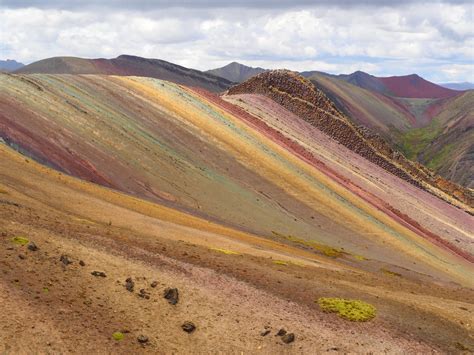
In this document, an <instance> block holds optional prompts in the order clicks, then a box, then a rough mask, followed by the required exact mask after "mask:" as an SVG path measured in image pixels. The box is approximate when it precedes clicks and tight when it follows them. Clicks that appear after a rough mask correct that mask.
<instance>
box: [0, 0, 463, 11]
mask: <svg viewBox="0 0 474 355" xmlns="http://www.w3.org/2000/svg"><path fill="white" fill-rule="evenodd" d="M441 2H443V3H450V4H469V3H470V0H430V1H427V0H398V1H393V0H364V1H354V0H233V1H223V0H134V1H130V0H102V1H97V0H3V1H2V5H3V6H4V7H9V8H26V7H36V8H48V9H50V8H55V9H81V8H82V9H83V8H84V7H96V8H97V7H102V8H104V7H107V8H110V9H135V10H140V9H143V10H150V9H163V8H171V7H173V8H176V7H183V8H188V9H189V8H192V9H195V8H207V9H209V8H236V7H244V8H266V9H268V8H272V9H274V8H279V9H288V8H298V7H311V6H319V5H324V6H328V5H329V6H340V7H346V8H347V7H360V6H364V7H373V6H390V7H399V6H402V5H405V4H413V3H426V4H435V3H441Z"/></svg>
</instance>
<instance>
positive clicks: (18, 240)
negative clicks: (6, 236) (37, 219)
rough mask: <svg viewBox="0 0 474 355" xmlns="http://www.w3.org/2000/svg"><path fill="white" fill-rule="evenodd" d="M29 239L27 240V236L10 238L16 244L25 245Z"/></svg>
mask: <svg viewBox="0 0 474 355" xmlns="http://www.w3.org/2000/svg"><path fill="white" fill-rule="evenodd" d="M29 242H30V241H29V240H28V238H25V237H13V238H12V243H13V244H16V245H21V246H23V245H26V244H28V243H29Z"/></svg>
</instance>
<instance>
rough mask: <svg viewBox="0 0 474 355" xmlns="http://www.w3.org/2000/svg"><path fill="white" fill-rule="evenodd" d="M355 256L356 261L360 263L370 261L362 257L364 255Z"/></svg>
mask: <svg viewBox="0 0 474 355" xmlns="http://www.w3.org/2000/svg"><path fill="white" fill-rule="evenodd" d="M353 256H354V259H356V260H359V261H366V260H369V259H367V258H366V257H365V256H362V255H353Z"/></svg>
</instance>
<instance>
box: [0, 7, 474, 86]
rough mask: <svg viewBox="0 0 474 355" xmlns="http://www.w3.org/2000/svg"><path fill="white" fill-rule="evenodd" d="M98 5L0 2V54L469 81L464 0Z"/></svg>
mask: <svg viewBox="0 0 474 355" xmlns="http://www.w3.org/2000/svg"><path fill="white" fill-rule="evenodd" d="M79 3H80V4H82V6H80V7H79V6H78V5H77V4H79ZM98 3H99V2H93V1H80V2H74V1H60V0H50V1H27V0H21V1H8V0H4V1H3V2H2V6H3V7H1V8H0V23H1V25H0V26H1V33H0V51H1V54H0V57H4V58H7V57H8V58H14V59H17V60H22V61H24V62H31V61H34V60H38V59H42V58H45V57H50V56H59V55H73V56H82V57H91V58H93V57H114V56H117V55H119V54H123V53H127V54H134V55H140V56H146V57H153V58H161V59H164V60H169V61H172V62H175V63H178V64H181V65H185V66H189V67H194V68H198V69H209V68H213V67H217V66H221V65H225V64H227V63H228V62H230V61H234V60H236V61H239V62H242V63H244V64H248V65H258V66H261V67H265V68H281V67H286V68H289V69H293V70H298V71H303V70H322V71H327V72H332V73H341V72H345V73H348V72H352V71H355V70H364V71H368V72H370V73H372V74H375V75H401V74H409V73H414V72H416V73H419V74H421V75H423V76H425V77H427V78H428V79H431V80H437V81H466V80H470V81H474V73H473V71H474V70H473V69H474V68H473V60H474V28H473V27H474V26H472V21H473V8H472V6H471V5H470V4H469V3H466V2H463V1H443V2H441V1H439V2H434V3H433V2H431V3H430V4H429V5H428V4H427V3H425V2H423V1H414V2H408V1H399V2H392V1H385V0H378V1H364V2H363V5H360V6H357V5H356V4H355V2H353V1H346V0H334V1H316V2H314V1H304V0H303V1H299V0H297V1H266V0H257V1H244V0H238V1H233V2H222V1H217V0H215V1H181V0H178V1H165V0H159V1H141V0H138V1H134V2H130V1H127V2H126V1H120V0H116V1H104V2H100V3H99V4H100V7H101V9H97V8H92V7H94V6H95V4H98ZM191 3H192V4H191ZM349 3H350V6H348V4H349ZM230 4H232V6H233V7H234V8H230ZM272 4H273V5H272ZM394 4H396V5H394ZM185 5H189V6H190V8H184V6H185ZM235 7H240V8H239V9H238V10H236V9H235Z"/></svg>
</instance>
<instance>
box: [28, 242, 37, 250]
mask: <svg viewBox="0 0 474 355" xmlns="http://www.w3.org/2000/svg"><path fill="white" fill-rule="evenodd" d="M38 249H39V248H38V247H37V246H36V244H35V243H33V242H31V243H30V244H28V250H31V251H37V250H38Z"/></svg>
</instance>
